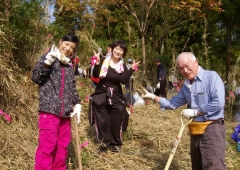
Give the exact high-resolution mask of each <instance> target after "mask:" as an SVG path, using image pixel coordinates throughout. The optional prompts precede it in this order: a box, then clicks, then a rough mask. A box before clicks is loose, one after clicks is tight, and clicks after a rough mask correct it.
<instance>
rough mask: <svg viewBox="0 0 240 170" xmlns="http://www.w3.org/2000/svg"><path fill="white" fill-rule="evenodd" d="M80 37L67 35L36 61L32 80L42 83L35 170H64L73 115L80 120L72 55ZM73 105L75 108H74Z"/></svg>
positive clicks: (40, 86) (40, 84)
mask: <svg viewBox="0 0 240 170" xmlns="http://www.w3.org/2000/svg"><path fill="white" fill-rule="evenodd" d="M78 44H79V39H78V37H77V36H76V35H74V34H66V35H64V36H63V37H62V39H61V40H60V41H59V47H58V48H57V47H56V46H55V45H53V46H52V47H51V50H50V51H49V52H48V53H46V54H44V55H43V56H42V57H41V58H40V59H39V60H38V62H37V63H36V66H35V67H34V70H33V73H32V80H33V82H34V83H36V84H38V86H39V93H40V98H39V108H38V111H39V119H38V128H39V145H38V148H37V151H36V155H35V168H34V169H35V170H65V169H67V165H66V159H67V156H68V148H67V147H68V145H69V143H70V141H71V124H70V117H72V116H74V115H77V118H78V123H79V121H80V112H81V105H80V98H79V95H78V92H77V90H76V83H75V79H74V71H73V68H72V63H71V60H70V56H72V55H73V54H74V53H75V52H76V48H77V46H78ZM73 108H74V109H73Z"/></svg>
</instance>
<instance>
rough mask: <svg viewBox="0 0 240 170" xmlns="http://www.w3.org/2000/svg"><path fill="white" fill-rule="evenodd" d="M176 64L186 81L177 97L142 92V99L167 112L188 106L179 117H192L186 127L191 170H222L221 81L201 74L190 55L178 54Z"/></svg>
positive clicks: (222, 113) (212, 75) (208, 72)
mask: <svg viewBox="0 0 240 170" xmlns="http://www.w3.org/2000/svg"><path fill="white" fill-rule="evenodd" d="M176 63H177V67H178V70H179V71H180V73H181V74H182V75H183V76H184V78H185V81H184V84H183V86H182V88H181V89H180V91H179V93H178V94H177V95H176V96H174V97H173V98H172V99H171V100H167V99H166V98H162V97H158V96H156V95H154V94H151V93H149V92H148V91H146V90H144V93H145V94H144V95H143V97H144V98H151V99H153V100H155V101H156V102H157V103H158V104H159V105H161V107H165V108H166V109H176V108H178V107H180V106H183V105H185V104H188V106H189V108H188V109H184V110H183V111H182V112H181V114H182V115H183V116H184V117H186V118H191V117H193V122H191V123H190V124H189V132H190V139H191V143H190V153H191V162H192V169H193V170H203V169H221V170H225V169H226V166H225V163H224V162H225V161H224V158H225V149H226V140H225V133H226V132H225V131H226V128H225V125H224V104H225V90H224V84H223V81H222V79H221V77H220V76H219V75H218V74H217V73H216V72H215V71H209V70H204V69H203V68H202V67H201V66H199V65H198V61H197V59H196V57H195V56H194V55H193V54H192V53H190V52H183V53H181V54H180V55H179V56H178V57H177V60H176ZM193 126H195V127H196V128H194V127H193ZM200 129H203V130H202V131H200Z"/></svg>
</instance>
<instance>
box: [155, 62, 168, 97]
mask: <svg viewBox="0 0 240 170" xmlns="http://www.w3.org/2000/svg"><path fill="white" fill-rule="evenodd" d="M154 62H155V65H156V66H157V87H156V91H155V92H154V94H155V95H157V96H162V97H167V93H166V84H167V81H166V69H165V67H164V65H163V64H161V61H160V59H159V58H155V60H154ZM159 86H160V87H159Z"/></svg>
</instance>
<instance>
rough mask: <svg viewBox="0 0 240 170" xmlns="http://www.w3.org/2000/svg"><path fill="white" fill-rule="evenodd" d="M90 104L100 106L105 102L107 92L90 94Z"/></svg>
mask: <svg viewBox="0 0 240 170" xmlns="http://www.w3.org/2000/svg"><path fill="white" fill-rule="evenodd" d="M91 100H92V104H93V105H94V106H101V105H102V104H104V103H107V94H106V93H99V94H95V95H94V96H92V99H91Z"/></svg>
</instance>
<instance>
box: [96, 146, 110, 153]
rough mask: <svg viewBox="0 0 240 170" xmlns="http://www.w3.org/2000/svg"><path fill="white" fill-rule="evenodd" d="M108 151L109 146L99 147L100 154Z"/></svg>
mask: <svg viewBox="0 0 240 170" xmlns="http://www.w3.org/2000/svg"><path fill="white" fill-rule="evenodd" d="M107 151H108V147H105V146H99V147H98V154H101V153H103V152H107Z"/></svg>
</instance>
